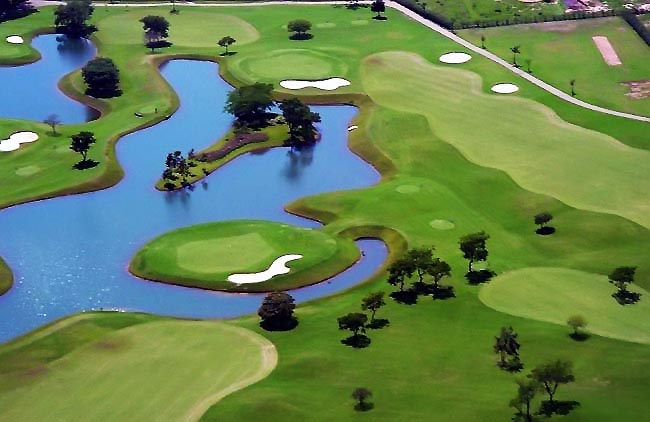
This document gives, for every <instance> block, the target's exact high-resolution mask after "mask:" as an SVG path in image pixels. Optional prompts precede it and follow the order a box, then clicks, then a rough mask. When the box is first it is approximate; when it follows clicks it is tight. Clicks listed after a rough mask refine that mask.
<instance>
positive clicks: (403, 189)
mask: <svg viewBox="0 0 650 422" xmlns="http://www.w3.org/2000/svg"><path fill="white" fill-rule="evenodd" d="M395 190H396V191H397V192H399V193H406V194H410V193H416V192H420V187H419V186H416V185H401V186H398V187H396V188H395Z"/></svg>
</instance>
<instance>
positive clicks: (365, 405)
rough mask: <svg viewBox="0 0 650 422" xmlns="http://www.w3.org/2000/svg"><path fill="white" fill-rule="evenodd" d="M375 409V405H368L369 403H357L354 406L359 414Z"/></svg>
mask: <svg viewBox="0 0 650 422" xmlns="http://www.w3.org/2000/svg"><path fill="white" fill-rule="evenodd" d="M374 407H375V404H374V403H368V402H363V403H357V404H355V405H354V410H356V411H357V412H367V411H368V410H371V409H373V408H374Z"/></svg>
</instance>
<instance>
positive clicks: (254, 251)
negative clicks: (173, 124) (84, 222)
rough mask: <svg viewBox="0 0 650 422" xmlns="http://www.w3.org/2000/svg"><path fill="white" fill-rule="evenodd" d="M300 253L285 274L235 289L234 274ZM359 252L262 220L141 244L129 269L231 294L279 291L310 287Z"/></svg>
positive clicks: (199, 228)
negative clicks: (298, 257)
mask: <svg viewBox="0 0 650 422" xmlns="http://www.w3.org/2000/svg"><path fill="white" fill-rule="evenodd" d="M289 254H300V255H303V258H301V259H298V260H295V261H291V262H290V263H288V264H287V266H288V267H289V268H291V271H290V272H289V273H288V274H282V275H277V276H275V277H273V278H272V279H271V280H269V281H266V282H261V283H255V284H242V285H235V284H233V283H231V282H229V281H227V278H228V276H229V275H231V274H234V273H256V272H260V271H264V270H266V269H267V268H268V267H269V266H270V265H271V263H272V262H273V261H274V260H275V259H276V258H278V257H280V256H283V255H289ZM358 257H359V252H358V250H357V248H356V247H355V245H354V243H353V242H352V241H351V240H349V239H343V238H341V237H338V236H337V237H332V236H330V235H329V234H326V233H325V232H322V231H320V230H314V229H306V228H300V227H294V226H289V225H287V224H280V223H271V222H265V221H251V220H240V221H228V222H219V223H210V224H201V225H196V226H191V227H187V228H183V229H180V230H176V231H173V232H170V233H166V234H164V235H162V236H160V237H158V238H156V239H154V240H152V241H151V242H149V243H148V244H147V245H145V246H144V247H143V248H142V249H141V250H140V251H138V253H137V254H136V255H135V257H134V258H133V261H132V262H131V265H130V271H131V272H133V273H134V274H136V275H138V276H140V277H143V278H147V279H153V280H158V281H165V282H170V283H174V284H182V285H185V286H198V287H202V288H206V289H215V290H233V291H271V290H282V289H287V288H291V287H297V286H302V285H307V284H312V283H316V282H318V281H321V280H323V279H325V278H327V277H329V276H332V275H334V274H335V273H336V272H338V271H341V270H343V269H345V268H346V267H348V266H350V265H351V264H352V263H354V262H355V261H356V259H358Z"/></svg>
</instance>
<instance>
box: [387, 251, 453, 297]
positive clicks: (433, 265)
mask: <svg viewBox="0 0 650 422" xmlns="http://www.w3.org/2000/svg"><path fill="white" fill-rule="evenodd" d="M433 251H434V247H433V246H431V247H428V248H413V249H410V250H408V251H407V252H406V253H405V254H404V256H402V257H401V258H399V259H397V260H396V261H395V262H393V263H392V264H391V265H390V267H388V280H387V281H388V284H390V285H393V286H399V292H394V293H393V294H392V295H391V296H392V297H393V298H394V299H396V300H398V301H401V302H406V303H415V301H416V300H417V295H418V294H420V293H422V294H429V295H431V296H433V298H434V299H438V298H439V299H444V298H448V297H452V296H453V295H454V294H453V288H452V287H451V286H441V285H440V281H441V280H442V279H443V278H444V277H449V276H450V275H451V267H450V266H449V264H447V263H446V262H445V261H442V260H441V259H440V258H438V257H435V256H433ZM414 275H417V279H416V281H415V282H414V283H413V285H412V286H411V287H410V288H409V289H408V290H404V286H405V284H406V282H407V281H409V280H410V279H411V278H412V277H413V276H414ZM425 277H427V279H428V280H430V281H431V284H428V283H426V281H427V280H425Z"/></svg>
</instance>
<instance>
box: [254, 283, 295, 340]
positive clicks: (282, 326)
mask: <svg viewBox="0 0 650 422" xmlns="http://www.w3.org/2000/svg"><path fill="white" fill-rule="evenodd" d="M294 309H296V305H295V303H294V299H293V297H292V296H291V295H290V294H288V293H285V292H273V293H269V294H267V295H266V297H265V298H264V301H263V302H262V305H261V306H260V308H259V309H258V310H257V315H259V316H260V318H261V322H260V326H262V328H264V329H266V330H269V331H286V330H290V329H292V328H294V327H295V326H296V325H298V320H297V319H296V317H295V316H294V315H293V310H294Z"/></svg>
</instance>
